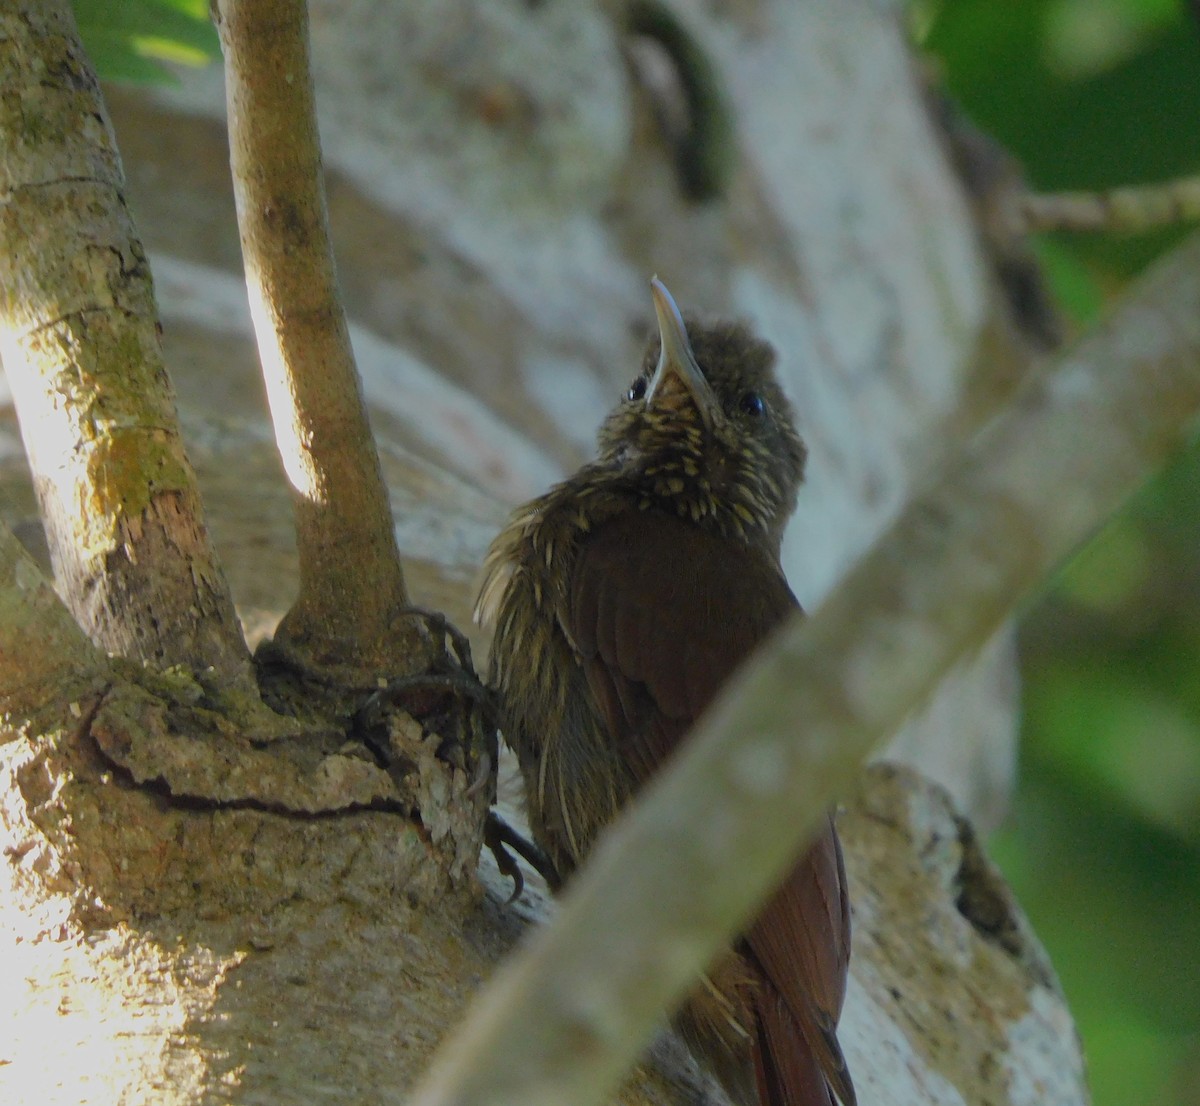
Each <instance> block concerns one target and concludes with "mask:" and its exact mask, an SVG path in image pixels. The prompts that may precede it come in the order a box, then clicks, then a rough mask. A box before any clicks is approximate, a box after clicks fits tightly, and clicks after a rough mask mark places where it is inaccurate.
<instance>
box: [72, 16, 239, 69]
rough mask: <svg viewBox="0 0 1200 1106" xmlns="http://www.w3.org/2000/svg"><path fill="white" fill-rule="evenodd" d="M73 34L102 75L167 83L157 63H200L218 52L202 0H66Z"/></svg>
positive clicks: (218, 47)
mask: <svg viewBox="0 0 1200 1106" xmlns="http://www.w3.org/2000/svg"><path fill="white" fill-rule="evenodd" d="M71 6H72V8H73V9H74V11H75V20H76V22H77V23H78V24H79V35H80V37H81V38H82V39H83V44H84V46H85V47H87V52H88V56H89V57H90V58H91V59H92V64H93V65H94V66H95V67H96V71H97V72H98V73H99V74H100V76H101V77H102V78H104V79H105V80H109V81H125V82H128V83H133V84H169V83H172V82H174V80H175V77H174V76H173V75H172V73H171V71H170V69H168V68H167V67H166V66H164V65H163V64H162V62H175V63H177V64H183V65H204V64H206V63H207V62H209V61H212V60H213V59H214V58H216V57H218V56H219V53H220V46H219V44H218V42H217V32H216V31H215V30H214V29H213V25H212V23H211V21H210V20H209V17H208V0H72V4H71Z"/></svg>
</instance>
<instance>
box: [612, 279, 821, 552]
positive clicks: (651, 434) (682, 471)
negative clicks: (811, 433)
mask: <svg viewBox="0 0 1200 1106" xmlns="http://www.w3.org/2000/svg"><path fill="white" fill-rule="evenodd" d="M651 290H652V293H653V296H654V310H655V314H656V315H657V316H658V331H659V332H658V336H657V338H655V339H654V340H653V341H652V342H651V343H650V346H649V348H648V349H647V351H646V356H645V359H644V360H643V363H642V369H641V372H639V374H638V375H637V376H636V377H635V378H634V380H633V383H632V384H630V386H629V389H628V391H627V392H626V394H625V397H624V398H623V399H622V401H621V402H620V403H619V404H618V405H617V407H616V408H615V409H614V410H613V411H612V413H611V414H610V415H609V416H608V418H607V419H605V421H604V423H603V425H602V426H601V428H600V435H599V445H600V459H601V461H602V462H605V463H608V464H611V465H614V466H617V467H618V468H620V469H621V470H622V471H625V472H629V473H630V474H631V475H633V476H634V477H635V478H636V479H637V481H638V483H639V485H641V486H642V487H643V488H644V489H645V496H646V498H647V499H649V500H650V501H652V502H653V503H654V505H655V506H658V507H661V508H662V509H665V510H672V509H674V510H676V511H678V513H680V514H681V515H684V516H687V517H691V518H692V519H693V520H694V521H696V522H697V523H700V524H701V525H714V526H717V527H719V528H721V529H723V530H728V531H731V532H733V533H736V534H738V535H740V536H743V537H747V538H750V537H761V536H762V535H766V536H767V537H768V538H769V539H771V540H773V541H774V543H775V544H776V546H777V545H778V541H779V539H780V538H781V537H782V534H783V528H784V525H785V524H786V522H787V519H788V517H789V516H790V515H791V513H792V509H793V508H794V507H795V505H796V493H797V491H798V489H799V487H800V483H801V481H802V480H803V477H804V459H805V449H804V443H803V442H802V441H801V439H800V435H799V434H798V433H797V432H796V428H795V425H794V424H793V421H792V409H791V405H790V404H789V403H788V401H787V397H786V396H785V395H784V394H783V389H782V388H781V387H780V386H779V382H778V380H777V379H776V377H775V351H774V349H773V348H772V347H771V346H770V345H769V344H768V343H766V342H764V341H762V340H761V339H759V338H755V337H754V336H753V335H752V334H751V333H750V332H749V331H748V330H747V329H746V328H745V327H744V326H741V325H737V324H718V325H715V326H702V325H699V324H697V323H695V322H694V321H693V322H690V323H685V322H684V319H683V316H682V315H680V313H679V308H678V307H676V306H675V301H674V300H673V299H672V298H671V293H670V292H668V291H667V289H666V286H665V285H663V283H662V282H661V281H659V280H658V278H657V277H656V278H655V279H654V280H653V281H651Z"/></svg>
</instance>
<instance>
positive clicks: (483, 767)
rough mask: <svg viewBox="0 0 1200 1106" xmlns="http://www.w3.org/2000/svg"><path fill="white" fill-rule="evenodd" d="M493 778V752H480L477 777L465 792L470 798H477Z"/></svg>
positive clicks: (476, 768)
mask: <svg viewBox="0 0 1200 1106" xmlns="http://www.w3.org/2000/svg"><path fill="white" fill-rule="evenodd" d="M491 778H492V754H491V753H489V752H486V751H485V752H483V753H480V754H479V763H478V764H477V765H476V766H475V778H474V779H473V780H472V781H471V784H470V786H469V787H468V788H467V790H466V792H465V794H466V797H467V798H468V799H473V798H475V796H476V795H478V794H479V793H480V792H481V791H482V790H483V789H484V787H486V786H487V784H488V782H489V781H490V780H491Z"/></svg>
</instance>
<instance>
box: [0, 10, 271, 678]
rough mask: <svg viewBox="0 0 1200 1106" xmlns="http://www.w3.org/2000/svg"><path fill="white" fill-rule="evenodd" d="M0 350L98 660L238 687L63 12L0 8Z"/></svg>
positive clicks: (193, 496)
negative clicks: (174, 669)
mask: <svg viewBox="0 0 1200 1106" xmlns="http://www.w3.org/2000/svg"><path fill="white" fill-rule="evenodd" d="M0 74H2V76H0V146H3V148H4V158H3V164H2V165H0V355H2V356H3V361H4V366H5V370H6V372H7V374H8V379H9V383H10V385H11V387H12V390H13V395H14V398H15V401H16V406H17V411H18V413H19V415H20V419H21V427H22V433H23V436H24V440H25V447H26V452H27V454H28V457H29V460H30V464H31V467H32V469H33V474H34V483H35V487H36V489H37V493H38V499H39V503H40V505H41V514H42V519H43V522H44V524H45V527H46V535H47V540H48V542H49V546H50V551H51V559H52V561H53V563H54V571H55V577H56V579H57V581H58V584H59V588H60V590H61V592H62V594H63V595H64V597H65V599H66V601H67V604H68V606H69V607H70V608H71V610H72V611H73V613H74V614H75V616H76V618H77V619H78V620H79V623H80V625H82V626H83V628H84V629H85V630H86V631H87V633H88V634H89V636H90V637H91V638H92V640H93V641H95V642H96V643H97V644H98V645H100V646H101V647H102V648H104V649H106V650H108V651H110V652H113V653H116V654H118V655H121V656H126V657H130V658H135V659H139V660H148V661H152V662H154V663H156V664H159V665H172V664H185V665H187V666H189V667H191V668H194V669H196V670H197V671H199V672H202V673H203V672H208V674H209V675H208V676H207V677H206V678H207V679H209V680H211V681H215V682H217V683H228V682H230V681H233V682H242V683H244V682H246V681H247V680H248V677H249V665H248V655H247V653H246V648H245V645H244V643H243V641H242V637H241V628H240V626H239V624H238V621H237V617H236V615H235V613H234V609H233V603H232V600H231V598H230V596H229V591H228V588H227V585H226V583H225V580H224V577H223V576H222V574H221V570H220V566H219V564H218V562H217V557H216V553H215V552H214V550H213V548H212V546H211V545H210V543H209V539H208V535H207V533H206V531H205V528H204V519H203V514H202V511H201V506H200V500H199V496H198V494H197V491H196V484H195V476H194V473H193V472H192V469H191V466H190V464H189V462H188V460H187V457H186V455H185V453H184V449H183V444H182V441H181V439H180V435H179V427H178V424H177V420H176V416H175V409H174V397H173V394H172V390H171V385H170V382H169V380H168V379H167V375H166V370H165V368H164V365H163V357H162V348H161V343H160V337H159V324H158V316H157V312H156V310H155V306H154V294H153V289H152V286H151V281H150V271H149V267H148V265H147V263H146V257H145V251H144V249H143V247H142V244H141V242H140V241H139V239H138V238H137V236H136V234H135V232H134V229H133V225H132V223H131V221H130V219H129V212H128V209H127V206H126V200H125V181H124V175H123V172H122V169H121V163H120V159H119V157H118V154H117V150H116V146H115V144H114V142H113V135H112V130H111V126H110V124H109V120H108V115H107V112H106V110H105V107H104V103H103V101H102V99H101V97H100V90H99V87H98V85H97V84H96V80H95V77H94V75H93V74H92V71H91V69H90V67H89V65H88V63H87V61H86V59H85V57H84V55H83V51H82V47H81V46H80V44H79V40H78V36H77V34H76V31H75V25H74V20H73V18H72V16H71V12H70V8H69V6H68V4H67V3H65V0H64V2H53V0H52V2H49V3H36V4H35V3H20V4H15V5H8V6H7V7H6V9H5V10H4V12H3V13H0Z"/></svg>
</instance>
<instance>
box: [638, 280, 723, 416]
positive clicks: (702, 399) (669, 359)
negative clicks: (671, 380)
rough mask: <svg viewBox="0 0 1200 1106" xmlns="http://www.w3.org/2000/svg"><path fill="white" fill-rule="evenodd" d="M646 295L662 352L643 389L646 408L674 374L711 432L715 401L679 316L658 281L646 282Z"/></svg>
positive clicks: (673, 302)
mask: <svg viewBox="0 0 1200 1106" xmlns="http://www.w3.org/2000/svg"><path fill="white" fill-rule="evenodd" d="M650 294H651V295H652V296H653V297H654V313H655V315H657V316H658V334H659V338H660V339H661V340H662V352H661V353H660V354H659V355H658V364H657V365H656V366H655V368H654V375H653V376H652V377H651V378H650V384H649V387H647V388H646V406H647V407H648V406H650V404H651V403H653V402H654V397H655V396H656V395H657V394H658V391H659V389H660V388H661V387H662V385H663V382H664V381H665V380H666V379H667V377H668V376H669V375H671V374H674V375H675V376H676V377H678V378H679V381H680V383H681V384H682V385H683V386H684V387H685V388H686V389H687V390H688V392H689V393H690V394H691V397H692V400H693V402H694V403H695V404H696V409H697V410H698V411H699V412H700V417H701V419H703V420H704V425H705V427H706V428H711V427H712V422H713V410H714V408H715V407H716V405H717V397H716V396H715V395H714V394H713V390H712V388H711V387H710V386H709V383H708V381H707V380H705V379H704V373H703V372H701V371H700V366H699V365H698V364H696V355H695V354H694V353H692V343H691V342H689V341H688V336H687V328H686V327H685V326H684V325H683V316H682V315H681V314H680V313H679V308H678V307H676V306H675V300H674V299H673V298H672V297H671V293H670V292H668V291H667V286H666V285H665V284H663V282H662V281H661V280H659V279H658V277H653V278H652V279H651V281H650Z"/></svg>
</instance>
